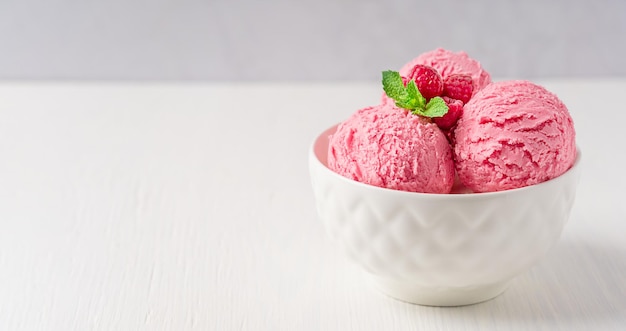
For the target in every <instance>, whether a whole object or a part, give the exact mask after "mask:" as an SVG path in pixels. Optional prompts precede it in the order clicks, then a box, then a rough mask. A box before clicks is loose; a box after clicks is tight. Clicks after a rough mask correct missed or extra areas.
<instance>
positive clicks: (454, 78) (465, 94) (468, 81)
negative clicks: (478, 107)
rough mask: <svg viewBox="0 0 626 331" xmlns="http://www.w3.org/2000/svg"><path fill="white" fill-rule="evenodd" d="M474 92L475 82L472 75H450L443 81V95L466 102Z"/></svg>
mask: <svg viewBox="0 0 626 331" xmlns="http://www.w3.org/2000/svg"><path fill="white" fill-rule="evenodd" d="M473 92H474V82H473V81H472V77H471V76H470V75H450V76H448V77H447V78H446V80H445V81H444V82H443V95H445V96H448V97H450V98H452V99H457V100H461V101H462V102H463V104H466V103H467V102H468V101H469V100H470V99H471V98H472V93H473Z"/></svg>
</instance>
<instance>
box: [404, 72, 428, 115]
mask: <svg viewBox="0 0 626 331" xmlns="http://www.w3.org/2000/svg"><path fill="white" fill-rule="evenodd" d="M406 91H407V93H408V94H409V98H410V100H411V101H412V104H414V105H415V107H413V108H412V109H415V108H422V109H423V108H425V107H426V98H424V96H422V93H420V91H419V89H418V88H417V84H415V80H413V79H411V81H410V82H408V83H407V84H406Z"/></svg>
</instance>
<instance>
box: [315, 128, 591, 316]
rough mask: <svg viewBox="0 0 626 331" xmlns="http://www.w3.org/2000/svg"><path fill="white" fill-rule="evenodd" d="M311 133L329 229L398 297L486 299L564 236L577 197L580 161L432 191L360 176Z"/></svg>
mask: <svg viewBox="0 0 626 331" xmlns="http://www.w3.org/2000/svg"><path fill="white" fill-rule="evenodd" d="M335 128H336V127H331V128H329V129H328V130H326V131H324V132H323V133H322V134H321V135H320V136H319V137H318V138H317V139H316V140H315V142H314V143H313V145H312V147H311V151H310V155H309V170H310V174H311V182H312V185H313V191H314V194H315V198H316V204H317V211H318V214H319V217H320V218H321V220H322V221H323V223H324V226H325V228H326V231H327V233H328V234H329V235H330V237H331V238H332V239H334V240H336V241H337V242H339V244H340V246H341V247H343V249H344V251H345V252H346V253H347V255H348V256H349V257H350V258H351V259H352V260H354V261H355V262H356V263H357V264H358V265H360V266H361V267H362V268H363V269H365V270H366V271H367V272H368V273H370V274H371V275H372V276H373V278H374V279H375V280H376V282H377V284H378V285H379V287H380V288H381V290H382V291H383V292H385V293H387V294H389V295H391V296H392V297H395V298H398V299H400V300H404V301H408V302H412V303H417V304H424V305H436V306H456V305H464V304H471V303H476V302H480V301H484V300H488V299H490V298H493V297H495V296H497V295H498V294H500V293H502V291H504V289H505V288H506V286H507V284H508V282H509V281H510V280H511V279H513V278H514V277H515V276H517V275H519V274H520V273H522V272H524V271H525V270H527V269H528V268H530V266H532V265H533V264H534V263H536V262H537V260H539V259H540V258H541V257H542V256H543V255H545V253H546V252H547V251H548V250H549V249H550V248H551V247H552V246H553V245H554V244H555V243H556V241H557V240H558V238H559V236H560V234H561V231H562V229H563V226H564V225H565V223H566V222H567V220H568V218H569V213H570V210H571V207H572V205H573V202H574V197H575V193H576V186H577V183H578V177H579V169H580V165H579V164H580V153H579V155H578V158H577V160H576V163H575V164H574V166H573V167H572V168H571V169H570V170H568V171H567V172H566V173H565V174H563V175H561V176H559V177H558V178H555V179H552V180H550V181H547V182H544V183H541V184H538V185H533V186H528V187H524V188H520V189H514V190H508V191H501V192H493V193H479V194H427V193H412V192H403V191H395V190H389V189H384V188H379V187H375V186H370V185H366V184H362V183H358V182H356V181H353V180H351V179H348V178H345V177H342V176H340V175H338V174H336V173H334V172H333V171H331V170H330V169H328V167H327V166H326V158H327V150H328V136H329V135H330V134H332V133H333V132H334V130H335Z"/></svg>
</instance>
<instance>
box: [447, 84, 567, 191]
mask: <svg viewBox="0 0 626 331" xmlns="http://www.w3.org/2000/svg"><path fill="white" fill-rule="evenodd" d="M454 135H455V145H454V155H455V165H456V170H457V173H458V176H459V178H460V180H461V181H462V182H463V184H464V185H465V186H467V187H468V188H470V189H471V190H472V191H474V192H492V191H502V190H507V189H514V188H520V187H524V186H528V185H533V184H537V183H541V182H544V181H547V180H549V179H552V178H555V177H558V176H560V175H561V174H563V173H564V172H565V171H567V170H568V169H569V168H570V167H571V166H572V165H573V164H574V161H575V159H576V143H575V130H574V124H573V121H572V118H571V117H570V114H569V111H568V109H567V107H566V106H565V105H564V104H563V102H561V100H559V98H558V97H557V96H556V95H554V94H552V93H551V92H549V91H547V90H546V89H545V88H543V87H541V86H539V85H536V84H534V83H531V82H528V81H504V82H496V83H492V84H490V85H488V86H487V87H485V88H484V89H483V90H481V91H480V92H478V94H476V95H475V96H474V97H473V98H472V99H471V100H470V101H469V102H468V103H467V104H466V105H465V107H464V110H463V115H462V117H461V118H460V120H459V122H458V123H457V127H456V130H455V132H454Z"/></svg>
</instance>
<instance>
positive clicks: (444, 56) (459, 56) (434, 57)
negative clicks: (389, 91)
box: [400, 48, 491, 94]
mask: <svg viewBox="0 0 626 331" xmlns="http://www.w3.org/2000/svg"><path fill="white" fill-rule="evenodd" d="M418 64H422V65H427V66H431V67H433V68H435V69H436V70H437V71H438V72H439V74H441V76H442V77H443V79H444V80H445V79H446V78H448V77H449V76H450V75H456V74H463V75H469V76H471V77H472V81H473V82H474V94H476V93H477V92H478V91H480V90H482V89H483V88H484V87H485V86H487V85H488V84H489V83H491V76H490V75H489V73H488V72H487V71H485V70H483V67H482V66H481V65H480V62H478V61H476V60H474V59H472V58H471V57H469V55H467V53H465V52H458V53H454V52H451V51H449V50H446V49H443V48H437V49H435V50H433V51H430V52H426V53H423V54H421V55H420V56H418V57H416V58H415V59H413V60H411V61H409V62H408V63H407V64H405V65H404V66H403V67H402V69H400V75H401V76H404V77H408V78H412V77H409V75H410V73H411V71H412V69H413V67H415V66H416V65H418Z"/></svg>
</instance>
